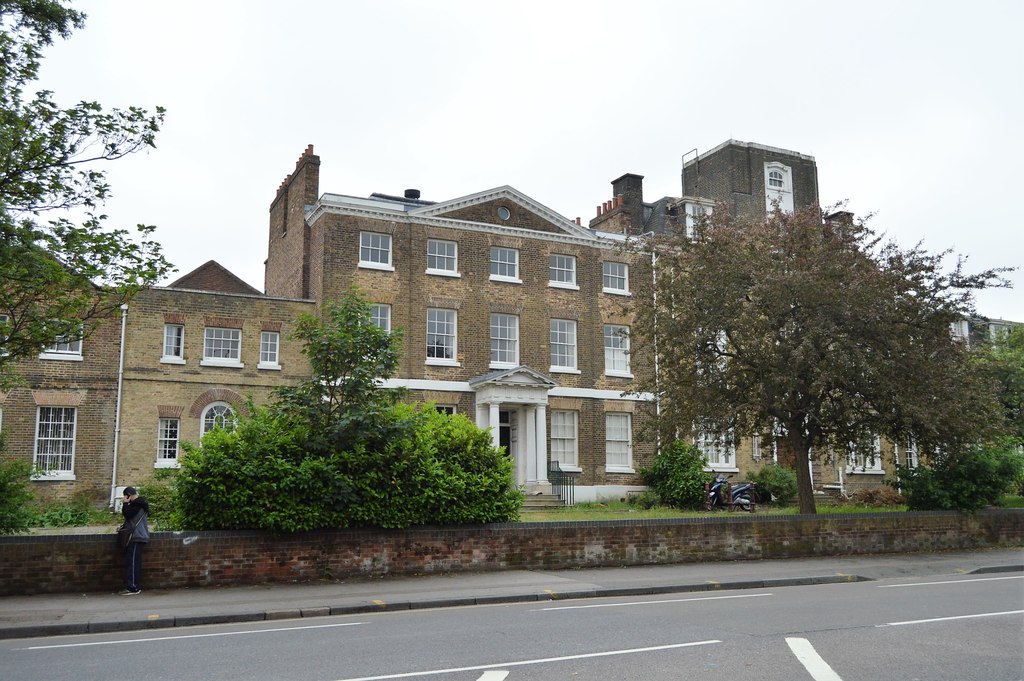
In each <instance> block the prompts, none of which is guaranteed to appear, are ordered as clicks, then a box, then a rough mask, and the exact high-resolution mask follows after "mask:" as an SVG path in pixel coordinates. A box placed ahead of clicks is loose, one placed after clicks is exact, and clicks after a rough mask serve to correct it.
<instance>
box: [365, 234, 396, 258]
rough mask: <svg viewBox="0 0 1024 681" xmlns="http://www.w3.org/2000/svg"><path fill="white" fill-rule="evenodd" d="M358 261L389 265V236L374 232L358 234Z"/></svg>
mask: <svg viewBox="0 0 1024 681" xmlns="http://www.w3.org/2000/svg"><path fill="white" fill-rule="evenodd" d="M359 260H360V262H372V263H378V264H381V265H390V264H391V235H390V234H377V233H376V232H361V233H360V234H359Z"/></svg>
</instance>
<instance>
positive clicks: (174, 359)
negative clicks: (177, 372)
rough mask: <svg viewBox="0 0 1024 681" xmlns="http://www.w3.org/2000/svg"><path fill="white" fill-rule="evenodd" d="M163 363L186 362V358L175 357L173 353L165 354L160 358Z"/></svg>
mask: <svg viewBox="0 0 1024 681" xmlns="http://www.w3.org/2000/svg"><path fill="white" fill-rule="evenodd" d="M160 363H161V364H184V363H185V360H183V359H182V358H181V357H175V356H173V355H164V356H163V357H161V358H160Z"/></svg>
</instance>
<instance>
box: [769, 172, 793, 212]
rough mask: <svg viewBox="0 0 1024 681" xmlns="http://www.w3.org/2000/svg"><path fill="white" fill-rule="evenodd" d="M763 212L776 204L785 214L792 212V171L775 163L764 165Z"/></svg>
mask: <svg viewBox="0 0 1024 681" xmlns="http://www.w3.org/2000/svg"><path fill="white" fill-rule="evenodd" d="M764 197H765V210H767V211H769V212H770V211H771V210H772V208H773V206H774V205H775V204H776V203H777V204H778V206H779V208H780V209H782V210H784V211H786V212H787V213H792V212H793V171H792V169H791V168H790V167H789V166H786V165H783V164H781V163H779V162H777V161H772V162H770V163H765V164H764Z"/></svg>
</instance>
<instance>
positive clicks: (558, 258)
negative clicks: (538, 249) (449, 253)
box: [548, 255, 576, 284]
mask: <svg viewBox="0 0 1024 681" xmlns="http://www.w3.org/2000/svg"><path fill="white" fill-rule="evenodd" d="M548 279H549V280H550V281H553V282H558V283H560V284H575V283H576V258H574V257H573V256H571V255H551V256H550V257H549V258H548Z"/></svg>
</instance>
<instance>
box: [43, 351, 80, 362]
mask: <svg viewBox="0 0 1024 681" xmlns="http://www.w3.org/2000/svg"><path fill="white" fill-rule="evenodd" d="M39 359H55V360H57V361H59V362H81V361H82V356H81V355H73V354H71V353H65V352H43V353H40V354H39Z"/></svg>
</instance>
